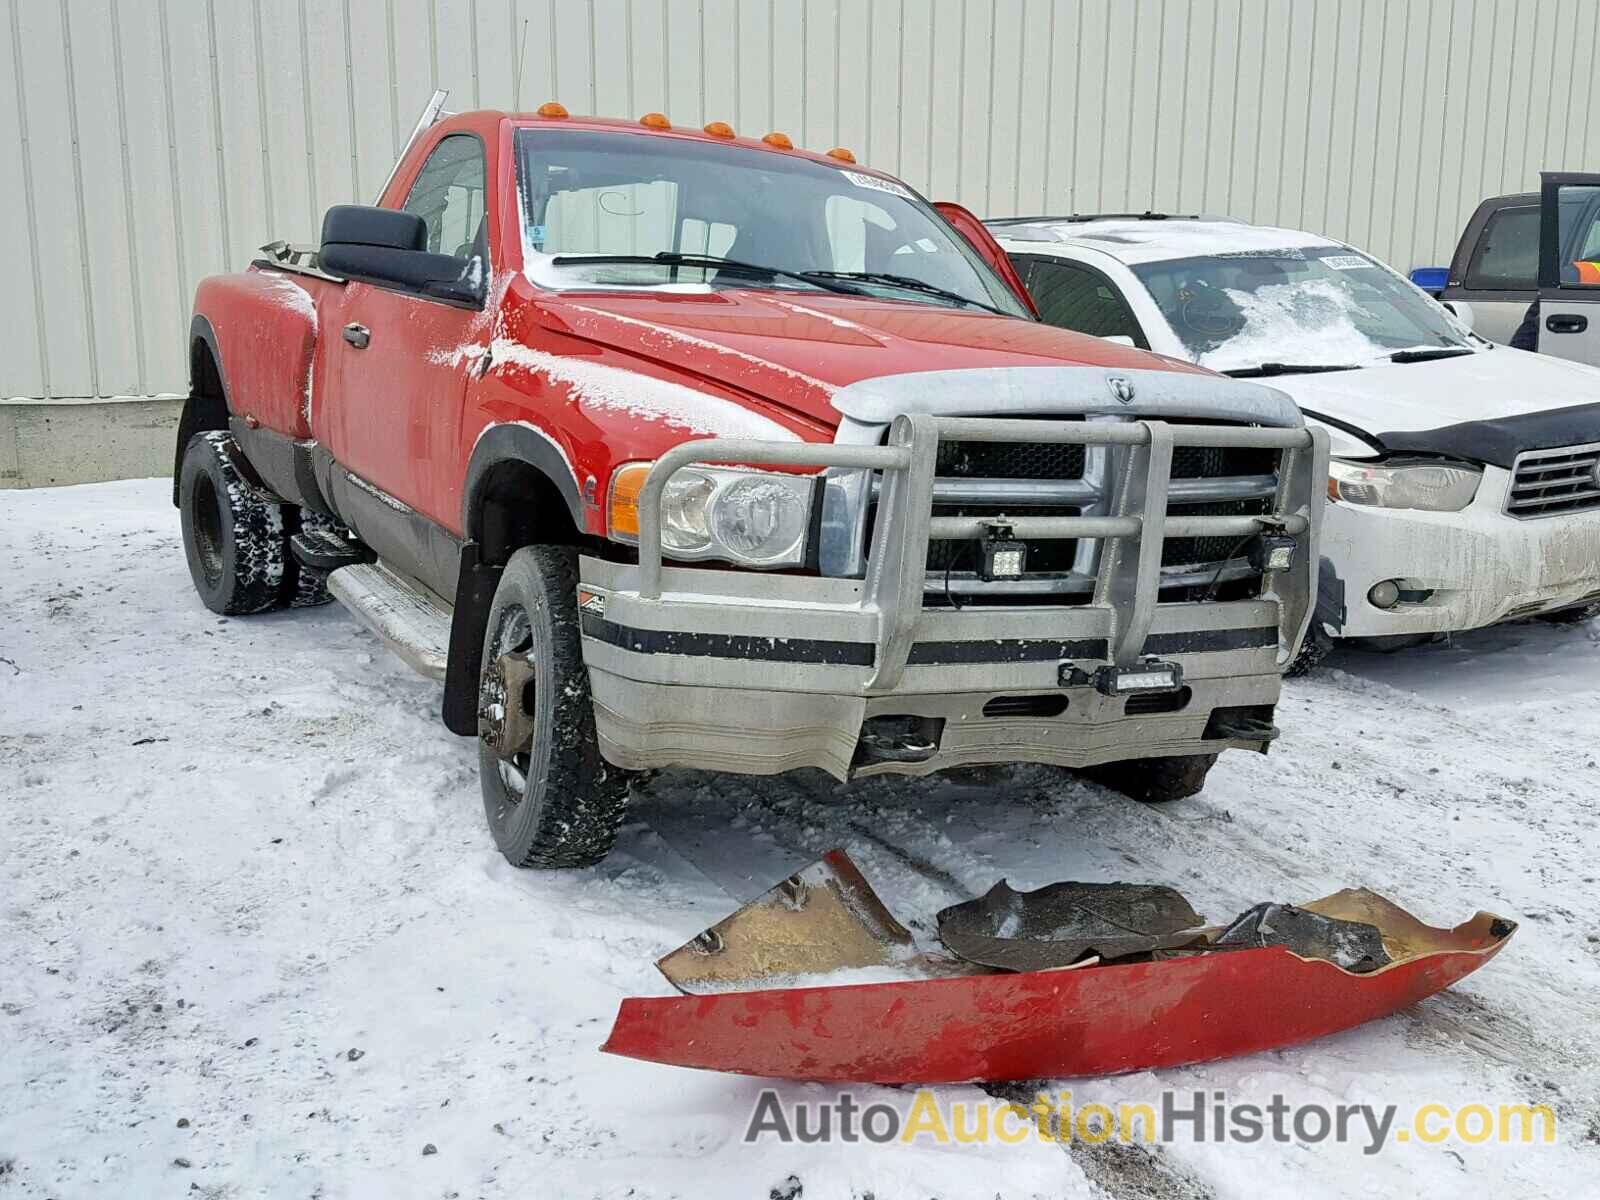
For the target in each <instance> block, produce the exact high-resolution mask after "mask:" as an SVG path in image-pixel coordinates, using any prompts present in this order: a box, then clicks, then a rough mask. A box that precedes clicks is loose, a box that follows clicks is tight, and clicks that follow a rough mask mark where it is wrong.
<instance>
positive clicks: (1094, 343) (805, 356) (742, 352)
mask: <svg viewBox="0 0 1600 1200" xmlns="http://www.w3.org/2000/svg"><path fill="white" fill-rule="evenodd" d="M540 300H541V303H540V305H539V309H540V312H541V320H542V323H544V324H545V325H547V326H549V327H551V328H553V329H556V330H558V331H560V332H562V333H566V334H570V335H572V336H575V337H579V338H582V339H584V340H586V341H591V342H597V343H600V344H603V345H606V346H609V347H612V348H614V349H617V350H619V351H622V352H624V353H626V354H630V355H636V356H638V357H640V358H644V359H649V360H651V361H654V362H657V363H660V364H662V365H664V366H667V367H670V368H672V369H673V370H675V371H679V372H683V373H684V374H686V375H694V376H699V377H700V378H702V379H706V380H709V381H712V382H714V383H717V384H721V385H722V386H724V387H728V388H733V389H736V390H738V391H741V392H744V393H747V394H749V395H751V396H754V397H758V398H760V399H762V400H764V401H766V402H768V403H770V404H773V405H775V406H779V407H782V408H784V409H787V410H789V411H790V412H792V413H795V414H796V415H798V416H800V417H803V418H806V419H808V420H809V421H812V422H816V423H817V424H820V425H823V426H825V427H828V428H832V427H834V426H836V425H837V424H838V423H839V419H840V411H841V408H842V406H841V405H840V404H837V403H836V400H837V398H838V397H839V393H840V392H841V391H843V390H844V389H847V388H850V387H851V385H854V384H861V383H862V382H863V381H866V380H880V379H882V378H884V377H885V376H899V375H909V374H917V373H923V372H934V371H937V372H956V373H962V372H969V371H974V372H976V373H975V376H974V377H973V378H972V379H971V381H970V382H971V384H972V386H974V387H979V388H982V387H984V386H985V383H984V380H983V378H982V374H983V373H982V372H981V371H977V370H976V369H980V368H1018V367H1092V368H1096V369H1097V370H1106V369H1110V370H1120V371H1127V372H1132V371H1143V372H1160V373H1163V374H1174V375H1192V376H1199V377H1201V378H1203V379H1205V380H1206V381H1207V382H1208V383H1210V384H1212V385H1213V386H1214V385H1216V384H1217V383H1218V382H1220V381H1219V380H1218V379H1217V377H1216V376H1215V375H1213V374H1212V373H1211V372H1208V371H1205V370H1203V369H1202V368H1199V367H1196V366H1194V365H1192V364H1190V363H1185V362H1181V361H1179V360H1178V359H1173V358H1166V357H1164V356H1161V355H1155V354H1150V353H1148V352H1145V351H1141V350H1134V349H1131V348H1129V347H1125V346H1119V345H1116V344H1115V343H1111V342H1106V341H1104V340H1102V339H1100V338H1096V337H1090V336H1088V335H1085V334H1079V333H1072V332H1069V331H1067V330H1064V329H1057V328H1054V327H1052V326H1049V325H1043V324H1036V323H1034V322H1032V321H1024V320H1020V319H1012V318H1007V317H998V316H990V315H988V314H984V313H978V312H974V311H965V310H960V309H951V308H940V307H936V306H933V305H928V304H916V303H896V302H893V301H881V302H880V301H876V300H871V299H864V298H858V297H843V296H832V295H825V294H824V295H819V294H815V293H810V292H799V291H796V292H792V293H791V292H782V293H779V292H772V291H760V292H758V291H754V290H748V291H746V290H725V291H717V292H713V293H710V294H698V295H685V294H675V293H661V292H655V293H651V294H638V293H631V294H619V293H616V292H604V293H600V292H593V293H577V292H567V293H563V294H561V295H559V296H550V295H544V296H541V298H540ZM910 390H911V391H914V390H915V389H914V388H912V389H910ZM1260 390H1262V391H1266V390H1267V389H1260Z"/></svg>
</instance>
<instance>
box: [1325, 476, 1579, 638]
mask: <svg viewBox="0 0 1600 1200" xmlns="http://www.w3.org/2000/svg"><path fill="white" fill-rule="evenodd" d="M1509 486H1510V475H1509V473H1508V472H1506V471H1505V470H1502V469H1501V468H1498V467H1486V468H1485V469H1484V475H1483V482H1482V483H1481V484H1480V485H1479V487H1478V495H1477V497H1476V498H1475V499H1474V500H1473V502H1472V503H1471V504H1469V505H1468V506H1467V507H1466V508H1464V509H1462V510H1461V511H1460V512H1452V513H1434V512H1420V511H1417V510H1414V509H1384V508H1369V507H1364V506H1362V505H1357V504H1346V503H1337V502H1335V503H1330V504H1329V505H1328V506H1327V511H1326V513H1325V514H1324V516H1323V527H1322V546H1323V549H1322V553H1323V555H1324V557H1325V558H1326V559H1327V560H1328V562H1327V564H1326V566H1325V568H1324V570H1325V572H1327V573H1328V575H1329V577H1328V578H1325V579H1324V580H1323V584H1322V600H1321V602H1320V603H1319V605H1318V607H1317V619H1318V621H1319V622H1321V624H1322V625H1323V628H1324V629H1325V630H1326V631H1327V632H1328V633H1330V634H1332V635H1333V636H1335V637H1382V636H1387V635H1406V634H1418V633H1446V632H1452V631H1456V630H1465V629H1478V628H1481V627H1482V626H1485V625H1493V624H1495V623H1496V622H1499V621H1506V620H1510V619H1513V618H1515V617H1521V616H1528V615H1531V614H1534V613H1538V612H1548V611H1553V610H1555V609H1560V608H1566V607H1569V606H1571V605H1575V604H1579V603H1582V602H1584V601H1586V600H1600V510H1592V511H1588V512H1577V513H1570V514H1560V515H1554V516H1549V517H1536V518H1526V519H1519V518H1516V517H1510V516H1507V515H1506V513H1505V512H1504V503H1505V497H1506V492H1507V489H1508V488H1509ZM1386 579H1393V580H1398V581H1400V583H1401V587H1402V592H1403V594H1405V595H1406V596H1407V597H1408V598H1407V599H1405V600H1402V602H1401V603H1399V604H1397V605H1395V606H1394V607H1393V608H1389V609H1380V608H1377V607H1375V606H1374V605H1373V604H1372V603H1371V602H1370V601H1369V600H1368V599H1367V593H1368V592H1369V591H1370V590H1371V588H1372V586H1373V584H1375V583H1378V582H1380V581H1382V580H1386Z"/></svg>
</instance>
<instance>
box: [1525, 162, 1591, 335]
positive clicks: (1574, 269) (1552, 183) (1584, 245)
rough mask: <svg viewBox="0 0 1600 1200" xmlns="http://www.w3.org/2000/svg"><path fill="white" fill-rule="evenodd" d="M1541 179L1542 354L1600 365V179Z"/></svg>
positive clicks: (1552, 175) (1556, 175)
mask: <svg viewBox="0 0 1600 1200" xmlns="http://www.w3.org/2000/svg"><path fill="white" fill-rule="evenodd" d="M1540 178H1541V181H1542V182H1541V187H1540V191H1539V326H1538V333H1539V351H1540V353H1542V354H1553V355H1555V356H1556V357H1558V358H1570V359H1572V360H1574V361H1576V362H1584V363H1593V364H1596V365H1600V175H1576V174H1568V173H1565V172H1555V171H1546V172H1544V173H1543V174H1542V175H1541V177H1540Z"/></svg>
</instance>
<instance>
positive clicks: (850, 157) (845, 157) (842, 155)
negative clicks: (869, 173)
mask: <svg viewBox="0 0 1600 1200" xmlns="http://www.w3.org/2000/svg"><path fill="white" fill-rule="evenodd" d="M828 157H829V158H837V159H838V160H839V161H840V162H847V163H853V162H855V160H856V156H855V155H854V154H851V153H850V151H848V150H846V149H845V148H844V147H843V146H835V147H834V148H833V149H832V150H829V151H828Z"/></svg>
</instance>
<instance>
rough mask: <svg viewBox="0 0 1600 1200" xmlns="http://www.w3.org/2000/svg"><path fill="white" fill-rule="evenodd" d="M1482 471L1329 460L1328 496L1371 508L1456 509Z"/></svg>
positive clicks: (1452, 465) (1446, 465) (1455, 465)
mask: <svg viewBox="0 0 1600 1200" xmlns="http://www.w3.org/2000/svg"><path fill="white" fill-rule="evenodd" d="M1482 479H1483V472H1482V471H1481V470H1480V469H1479V468H1477V467H1472V466H1468V465H1467V464H1465V463H1442V462H1441V463H1423V462H1411V463H1395V464H1370V463H1361V462H1350V461H1346V460H1344V459H1338V458H1335V459H1332V460H1330V461H1329V463H1328V498H1329V499H1331V500H1343V501H1344V502H1345V503H1346V504H1364V505H1368V506H1371V507H1374V508H1415V509H1421V510H1422V511H1424V512H1460V511H1461V510H1462V509H1463V508H1465V507H1466V506H1467V505H1469V504H1471V503H1472V498H1473V497H1474V496H1476V495H1477V494H1478V484H1479V483H1480V482H1481V481H1482Z"/></svg>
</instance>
